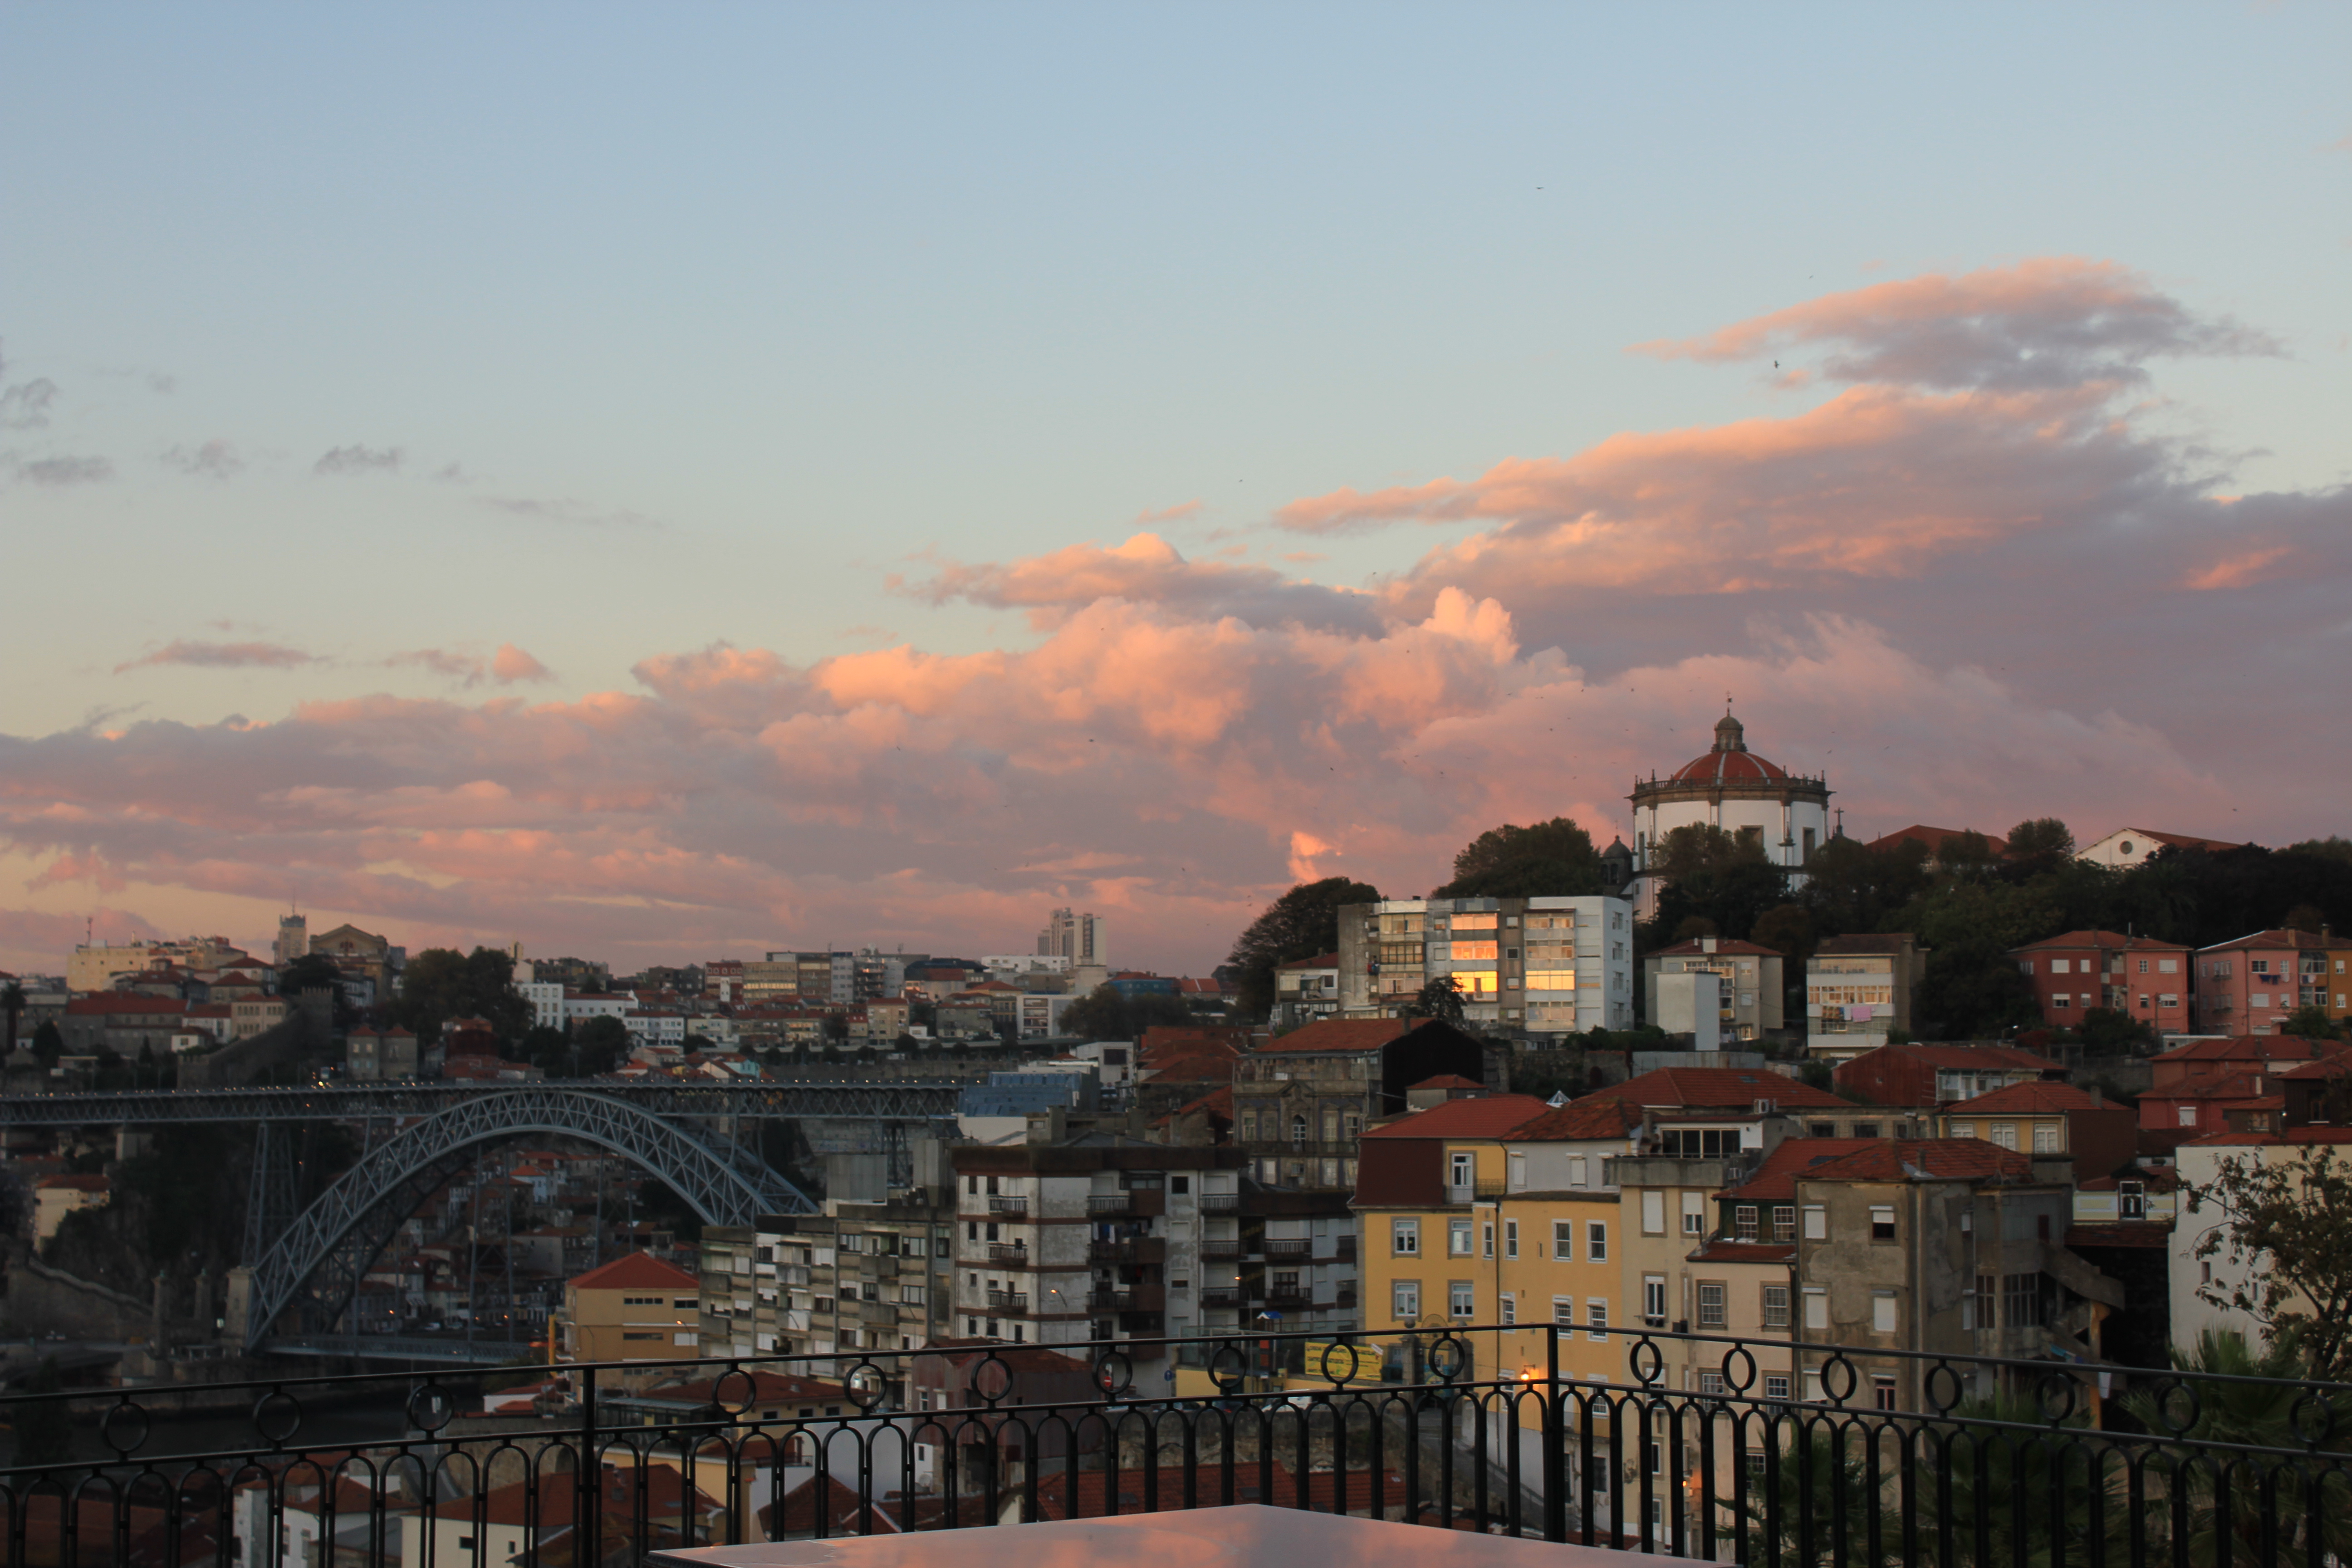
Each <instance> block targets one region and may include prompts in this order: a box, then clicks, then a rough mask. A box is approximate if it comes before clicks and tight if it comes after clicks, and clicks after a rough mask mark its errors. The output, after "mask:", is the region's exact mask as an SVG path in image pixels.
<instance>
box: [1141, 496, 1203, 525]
mask: <svg viewBox="0 0 2352 1568" xmlns="http://www.w3.org/2000/svg"><path fill="white" fill-rule="evenodd" d="M1200 515H1201V503H1200V502H1199V501H1197V500H1188V501H1183V502H1180V503H1179V504H1177V505H1175V506H1171V507H1168V508H1165V509H1163V510H1160V511H1151V510H1143V511H1139V512H1137V513H1136V514H1135V526H1136V527H1138V528H1158V527H1160V525H1161V524H1163V523H1170V522H1186V521H1191V520H1192V519H1193V518H1196V517H1198V516H1200Z"/></svg>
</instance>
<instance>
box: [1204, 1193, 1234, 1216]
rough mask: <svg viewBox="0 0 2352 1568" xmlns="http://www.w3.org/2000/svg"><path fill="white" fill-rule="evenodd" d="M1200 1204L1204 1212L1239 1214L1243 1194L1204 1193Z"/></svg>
mask: <svg viewBox="0 0 2352 1568" xmlns="http://www.w3.org/2000/svg"><path fill="white" fill-rule="evenodd" d="M1200 1204H1201V1212H1202V1214H1239V1213H1240V1212H1241V1208H1242V1195H1241V1194H1239V1193H1202V1194H1201V1198H1200Z"/></svg>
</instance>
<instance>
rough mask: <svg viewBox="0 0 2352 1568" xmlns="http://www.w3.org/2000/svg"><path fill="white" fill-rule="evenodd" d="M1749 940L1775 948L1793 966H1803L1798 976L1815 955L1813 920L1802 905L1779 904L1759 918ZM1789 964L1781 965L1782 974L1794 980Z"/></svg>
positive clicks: (1749, 933) (1750, 931) (1751, 928)
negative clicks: (1805, 963) (1806, 962)
mask: <svg viewBox="0 0 2352 1568" xmlns="http://www.w3.org/2000/svg"><path fill="white" fill-rule="evenodd" d="M1748 941H1750V942H1754V943H1756V944H1757V945H1758V946H1759V947H1769V948H1771V949H1772V950H1773V951H1775V952H1778V953H1780V956H1781V957H1783V958H1785V959H1787V960H1788V961H1789V964H1795V965H1799V966H1801V965H1802V964H1803V963H1804V962H1805V960H1806V959H1808V958H1811V956H1812V955H1813V917H1812V916H1811V914H1808V913H1807V912H1806V910H1805V906H1804V905H1802V904H1775V905H1773V906H1772V907H1771V908H1770V909H1769V910H1765V911H1764V912H1763V913H1762V914H1760V915H1758V916H1757V917H1756V923H1755V924H1754V925H1753V926H1750V927H1749V928H1748ZM1789 964H1783V965H1782V966H1781V968H1782V973H1783V975H1784V977H1787V978H1794V977H1795V973H1802V969H1801V967H1800V968H1799V969H1798V970H1797V971H1796V972H1795V973H1790V970H1789Z"/></svg>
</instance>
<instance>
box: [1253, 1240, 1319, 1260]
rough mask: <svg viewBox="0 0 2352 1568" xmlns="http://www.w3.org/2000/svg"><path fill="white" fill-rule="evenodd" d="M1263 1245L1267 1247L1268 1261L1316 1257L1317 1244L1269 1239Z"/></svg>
mask: <svg viewBox="0 0 2352 1568" xmlns="http://www.w3.org/2000/svg"><path fill="white" fill-rule="evenodd" d="M1261 1245H1262V1246H1263V1247H1265V1256H1266V1257H1267V1258H1268V1259H1273V1258H1312V1257H1314V1256H1315V1244H1314V1243H1313V1242H1312V1241H1276V1240H1274V1239H1272V1238H1271V1237H1269V1238H1268V1239H1267V1240H1266V1241H1265V1242H1263V1243H1262V1244H1261Z"/></svg>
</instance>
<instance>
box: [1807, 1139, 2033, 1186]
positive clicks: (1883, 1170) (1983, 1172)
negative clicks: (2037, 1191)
mask: <svg viewBox="0 0 2352 1568" xmlns="http://www.w3.org/2000/svg"><path fill="white" fill-rule="evenodd" d="M2032 1173H2033V1162H2032V1160H2031V1159H2029V1158H2027V1157H2026V1156H2025V1155H2023V1154H2021V1153H2019V1152H2017V1151H2016V1150H2014V1149H2003V1148H2000V1147H1999V1146H1998V1145H1996V1144H1992V1143H1988V1142H1985V1141H1984V1140H1983V1139H1981V1138H1879V1139H1874V1140H1872V1141H1871V1142H1870V1143H1869V1144H1868V1145H1867V1146H1865V1147H1864V1148H1861V1149H1857V1150H1855V1151H1854V1152H1853V1153H1851V1154H1846V1155H1843V1156H1841V1157H1839V1158H1838V1159H1835V1160H1832V1161H1831V1162H1829V1163H1827V1164H1824V1165H1809V1166H1807V1167H1806V1168H1805V1169H1804V1171H1803V1172H1802V1174H1803V1176H1804V1179H1805V1180H1806V1181H1809V1182H1905V1181H1922V1180H1925V1181H1940V1182H1969V1181H1980V1180H1982V1179H1984V1178H1985V1177H1988V1176H2030V1175H2032Z"/></svg>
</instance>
